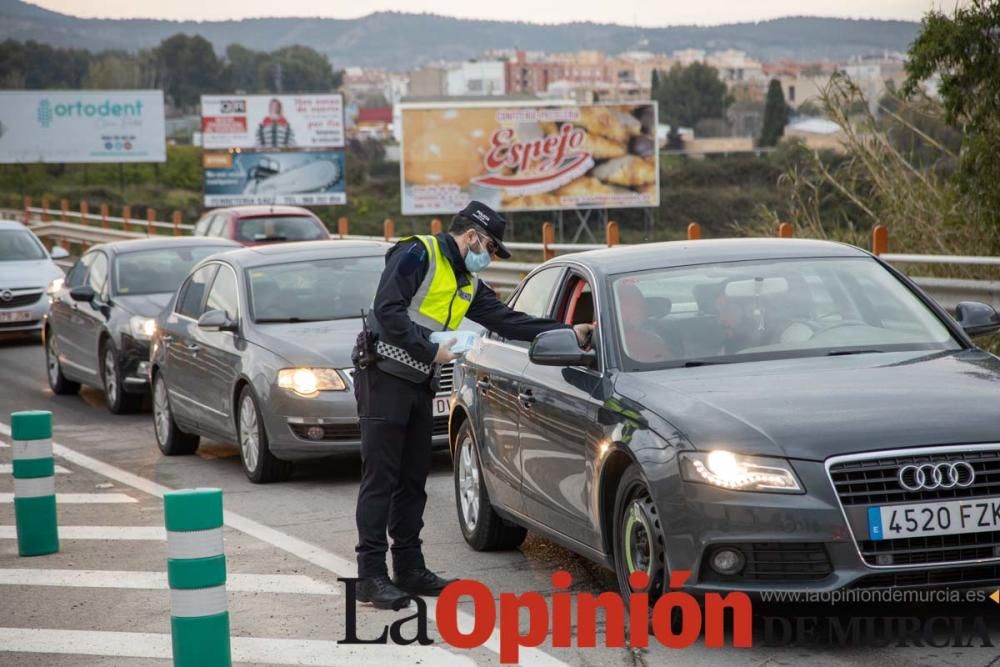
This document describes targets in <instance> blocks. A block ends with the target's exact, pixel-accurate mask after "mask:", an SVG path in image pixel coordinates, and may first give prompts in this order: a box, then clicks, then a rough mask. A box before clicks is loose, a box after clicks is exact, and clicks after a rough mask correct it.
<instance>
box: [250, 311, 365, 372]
mask: <svg viewBox="0 0 1000 667" xmlns="http://www.w3.org/2000/svg"><path fill="white" fill-rule="evenodd" d="M360 331H361V318H351V319H348V320H330V321H327V322H290V323H287V324H285V323H275V324H254V325H253V331H252V332H250V333H248V334H247V338H248V339H249V340H250V342H252V343H254V344H256V345H259V346H261V347H263V348H265V349H267V350H270V351H271V352H273V353H274V354H277V355H278V356H280V357H282V358H284V359H285V360H287V361H288V362H289V363H291V364H292V365H294V366H312V367H317V368H349V367H350V366H351V365H352V362H351V349H352V348H353V347H354V341H355V339H356V338H357V337H358V333H359V332H360Z"/></svg>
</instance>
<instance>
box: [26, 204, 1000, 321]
mask: <svg viewBox="0 0 1000 667" xmlns="http://www.w3.org/2000/svg"><path fill="white" fill-rule="evenodd" d="M28 210H29V212H30V213H32V214H35V215H39V216H40V214H41V213H42V212H43V209H41V208H31V209H28ZM53 213H56V212H55V211H52V210H51V209H50V210H49V214H50V215H51V214H53ZM22 214H23V212H22ZM58 214H59V215H62V212H61V211H60V212H58ZM65 215H66V216H67V217H75V218H77V219H79V218H82V217H84V216H82V215H81V214H80V213H76V212H73V211H67V212H66V213H65ZM11 217H13V216H11ZM86 217H87V218H89V219H91V220H97V221H99V222H100V221H101V219H102V218H101V216H94V215H93V214H90V215H88V216H86ZM107 220H108V222H112V223H118V224H121V223H122V222H124V219H123V218H117V217H110V216H109V217H108V218H107ZM29 224H30V226H31V228H32V231H34V232H35V234H37V235H38V236H39V238H42V239H51V240H53V241H58V242H61V243H72V244H79V245H84V246H88V245H93V244H97V243H109V242H113V241H122V240H126V239H137V238H147V237H148V236H149V224H148V222H147V221H145V220H129V221H128V225H129V226H130V227H132V228H133V229H129V230H127V231H126V230H122V229H113V228H110V227H109V228H105V227H102V226H98V225H89V224H80V223H76V222H62V221H56V220H52V221H48V222H41V221H40V220H36V219H32V220H30V221H29ZM152 226H153V227H154V228H158V229H163V228H169V229H173V227H174V225H173V223H168V222H159V221H154V222H153V225H152ZM193 228H194V226H193V225H183V224H182V225H178V229H181V230H183V231H185V232H188V231H189V230H191V229H193ZM333 236H334V238H344V239H348V240H358V241H385V240H386V239H385V237H384V236H365V235H358V234H349V235H345V236H343V237H340V236H338V235H337V234H334V235H333ZM399 238H400V237H398V236H397V237H391V238H390V239H389V241H390V242H392V241H397V240H398V239H399ZM506 245H507V247H508V248H510V249H511V250H524V251H534V252H541V251H542V250H543V249H544V247H545V246H544V244H542V243H521V242H511V243H508V244H506ZM606 247H607V246H606V245H604V244H595V243H589V244H588V243H581V244H572V243H550V244H548V248H549V249H550V250H555V251H559V252H581V251H585V250H598V249H601V248H606ZM881 258H882V259H884V260H886V261H888V262H891V263H894V264H938V265H947V264H955V265H973V266H1000V257H975V256H969V255H912V254H901V253H887V254H883V255H881ZM536 266H538V264H536V263H533V262H510V261H498V262H493V263H492V264H490V267H489V268H488V269H487V270H486V271H485V272H484V273H483V278H484V279H485V280H486V281H487V282H489V283H490V284H491V285H492V286H493V287H494V288H496V289H497V290H498V291H501V292H507V291H509V290H511V289H513V288H514V287H515V286H516V285H517V284H518V283H520V282H521V280H522V279H523V278H524V276H526V275H527V274H528V273H530V272H531V271H532V270H533V269H534V268H535V267H536ZM912 279H913V281H914V282H915V283H917V284H918V285H920V287H921V288H923V289H924V290H926V291H927V293H928V294H930V296H931V297H932V298H934V299H935V300H936V301H937V302H938V303H940V304H941V305H942V306H943V307H944V308H946V309H948V310H954V308H955V306H956V305H958V303H959V302H960V301H982V302H983V303H988V304H991V305H993V306H994V307H996V308H998V309H1000V281H995V280H966V279H958V278H931V277H921V276H914V277H912Z"/></svg>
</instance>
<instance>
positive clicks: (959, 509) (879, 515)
mask: <svg viewBox="0 0 1000 667" xmlns="http://www.w3.org/2000/svg"><path fill="white" fill-rule="evenodd" d="M993 530H1000V498H980V499H970V500H948V501H944V502H940V503H919V504H915V505H890V506H889V507H869V508H868V537H869V539H871V540H892V539H896V538H898V537H922V536H924V535H953V534H955V533H984V532H988V531H993Z"/></svg>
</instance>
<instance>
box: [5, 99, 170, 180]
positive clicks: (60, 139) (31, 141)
mask: <svg viewBox="0 0 1000 667" xmlns="http://www.w3.org/2000/svg"><path fill="white" fill-rule="evenodd" d="M166 159H167V149H166V130H165V128H164V120H163V91H161V90H87V91H83V90H32V91H16V92H14V91H0V163H17V162H163V161H165V160H166Z"/></svg>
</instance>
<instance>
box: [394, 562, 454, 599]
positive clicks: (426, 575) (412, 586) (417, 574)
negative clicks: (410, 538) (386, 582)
mask: <svg viewBox="0 0 1000 667" xmlns="http://www.w3.org/2000/svg"><path fill="white" fill-rule="evenodd" d="M453 581H455V580H454V579H443V578H441V577H439V576H437V575H436V574H434V573H433V572H431V571H430V570H428V569H427V568H425V567H421V568H417V569H415V570H406V571H405V572H400V573H397V574H396V578H395V579H394V580H393V582H392V583H394V584H396V587H397V588H398V589H400V590H402V591H403V592H405V593H407V594H409V595H429V596H431V597H436V596H438V595H440V594H441V591H442V590H444V587H445V586H447V585H448V584H450V583H451V582H453Z"/></svg>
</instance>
